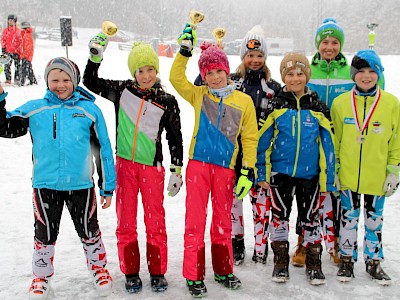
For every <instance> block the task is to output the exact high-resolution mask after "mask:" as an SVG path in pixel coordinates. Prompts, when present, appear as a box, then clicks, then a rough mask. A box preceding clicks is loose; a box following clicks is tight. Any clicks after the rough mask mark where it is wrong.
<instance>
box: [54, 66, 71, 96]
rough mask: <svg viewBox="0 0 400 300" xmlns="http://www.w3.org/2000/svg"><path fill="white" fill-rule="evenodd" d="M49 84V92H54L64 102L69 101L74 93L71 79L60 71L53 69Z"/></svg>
mask: <svg viewBox="0 0 400 300" xmlns="http://www.w3.org/2000/svg"><path fill="white" fill-rule="evenodd" d="M47 84H48V86H49V90H50V91H52V92H54V93H55V94H56V95H57V96H58V97H59V98H60V99H62V100H65V99H67V98H68V97H69V96H71V95H72V92H73V91H74V85H73V83H72V80H71V77H69V75H68V74H67V73H66V72H64V71H62V70H60V69H53V70H51V71H50V72H49V75H48V76H47Z"/></svg>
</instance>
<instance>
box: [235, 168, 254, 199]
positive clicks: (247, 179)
mask: <svg viewBox="0 0 400 300" xmlns="http://www.w3.org/2000/svg"><path fill="white" fill-rule="evenodd" d="M240 174H241V175H240V176H239V179H238V181H237V184H236V197H237V198H238V199H239V200H241V199H243V198H244V196H246V195H247V193H248V192H249V190H250V188H251V187H252V186H253V182H254V170H253V169H241V170H240Z"/></svg>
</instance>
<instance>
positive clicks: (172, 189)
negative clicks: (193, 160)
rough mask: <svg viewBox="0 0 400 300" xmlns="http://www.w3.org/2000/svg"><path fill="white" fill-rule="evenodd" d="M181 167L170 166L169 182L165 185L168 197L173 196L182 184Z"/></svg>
mask: <svg viewBox="0 0 400 300" xmlns="http://www.w3.org/2000/svg"><path fill="white" fill-rule="evenodd" d="M181 169H182V167H178V166H174V165H171V166H170V171H171V176H170V177H169V182H168V187H167V191H168V196H170V197H174V196H175V195H176V194H178V192H179V190H180V189H181V186H182V185H183V180H182V175H181Z"/></svg>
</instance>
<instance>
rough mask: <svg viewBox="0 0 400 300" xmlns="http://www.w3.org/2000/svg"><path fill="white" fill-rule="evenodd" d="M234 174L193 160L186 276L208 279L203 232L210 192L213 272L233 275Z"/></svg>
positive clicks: (188, 198)
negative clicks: (232, 213)
mask: <svg viewBox="0 0 400 300" xmlns="http://www.w3.org/2000/svg"><path fill="white" fill-rule="evenodd" d="M235 177H236V176H235V172H234V170H230V169H227V168H223V167H220V166H217V165H213V164H207V163H204V162H200V161H196V160H190V161H189V163H188V166H187V169H186V191H187V194H186V216H185V242H184V246H185V247H184V258H183V276H184V277H185V278H186V279H189V280H203V279H204V276H205V243H204V232H205V228H206V220H207V206H208V198H209V195H210V193H211V204H212V219H211V228H210V237H211V256H212V266H213V269H214V272H215V273H217V274H220V275H227V274H230V273H232V272H233V259H232V255H233V253H232V240H231V231H232V221H231V209H232V193H233V186H234V184H235Z"/></svg>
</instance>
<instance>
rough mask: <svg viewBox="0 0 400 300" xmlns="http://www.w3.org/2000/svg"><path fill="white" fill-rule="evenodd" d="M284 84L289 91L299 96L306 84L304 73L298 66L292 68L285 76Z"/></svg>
mask: <svg viewBox="0 0 400 300" xmlns="http://www.w3.org/2000/svg"><path fill="white" fill-rule="evenodd" d="M285 84H286V88H287V90H288V91H289V92H293V93H295V94H296V96H299V97H300V96H302V95H303V94H304V88H305V86H306V84H307V77H306V74H305V73H304V72H303V71H302V70H301V69H300V68H296V69H292V70H290V71H289V72H288V73H287V74H286V76H285Z"/></svg>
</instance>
